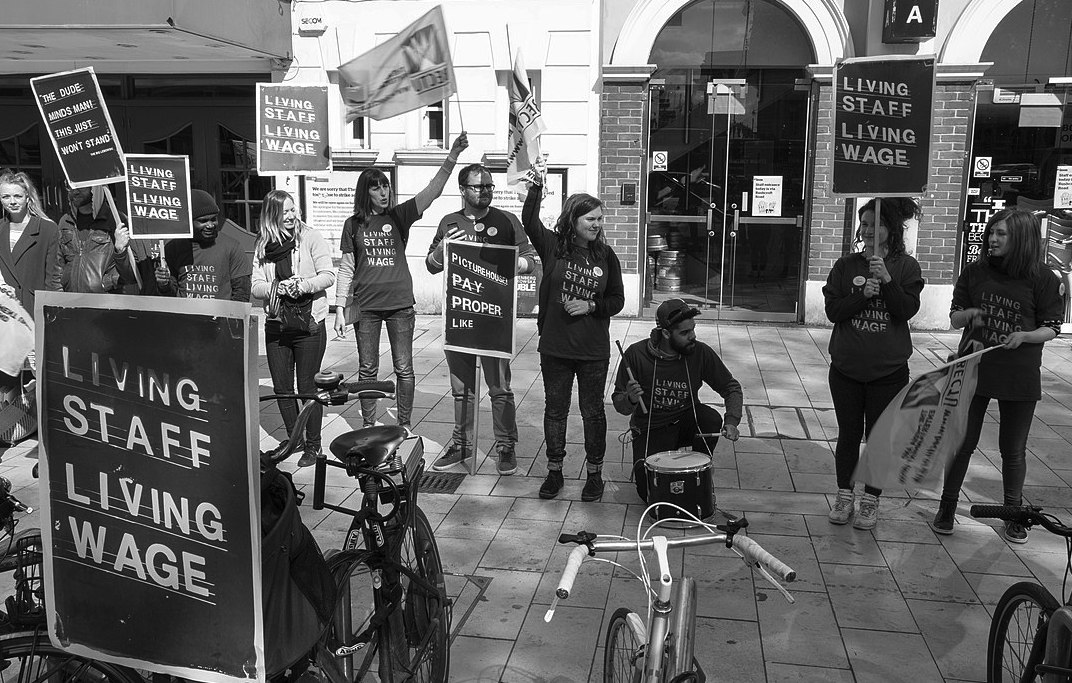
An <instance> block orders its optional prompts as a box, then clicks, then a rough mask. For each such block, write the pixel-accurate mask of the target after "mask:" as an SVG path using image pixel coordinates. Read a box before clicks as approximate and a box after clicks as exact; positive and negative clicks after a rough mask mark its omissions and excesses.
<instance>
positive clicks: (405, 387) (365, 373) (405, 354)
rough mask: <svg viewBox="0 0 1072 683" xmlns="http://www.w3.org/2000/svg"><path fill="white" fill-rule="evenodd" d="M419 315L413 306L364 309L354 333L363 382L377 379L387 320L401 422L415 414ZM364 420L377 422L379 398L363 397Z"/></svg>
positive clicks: (407, 420)
mask: <svg viewBox="0 0 1072 683" xmlns="http://www.w3.org/2000/svg"><path fill="white" fill-rule="evenodd" d="M415 321H416V315H415V314H414V312H413V307H412V306H410V307H409V308H400V309H398V310H395V311H364V310H363V311H361V313H360V314H358V318H357V322H356V323H355V324H354V332H355V334H356V336H357V357H358V372H357V378H358V379H359V380H362V381H368V380H375V379H376V378H377V376H378V375H379V372H380V329H381V327H382V325H383V323H387V339H388V340H389V341H390V342H391V360H392V362H393V363H394V366H395V381H396V384H397V385H396V387H395V405H396V406H397V407H398V424H399V425H401V426H403V427H409V426H410V419H411V416H412V415H413V392H414V386H415V384H416V381H415V380H414V375H413V327H414V323H415ZM361 419H362V420H363V421H364V422H365V424H371V423H373V422H375V421H376V399H374V398H373V399H361Z"/></svg>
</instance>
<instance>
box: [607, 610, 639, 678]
mask: <svg viewBox="0 0 1072 683" xmlns="http://www.w3.org/2000/svg"><path fill="white" fill-rule="evenodd" d="M631 614H634V612H633V611H632V610H631V609H629V608H627V607H619V608H618V609H616V610H615V611H614V614H613V615H612V616H611V618H610V623H609V624H608V625H607V640H606V646H605V648H604V650H603V683H636V682H637V681H639V680H640V676H641V674H642V672H641V671H640V669H639V668H638V667H637V660H638V657H639V651H640V649H641V648H642V647H643V646H644V644H645V642H644V641H645V636H644V634H642V633H637V631H636V629H635V627H634V625H633V624H632V623H630V619H629V615H631Z"/></svg>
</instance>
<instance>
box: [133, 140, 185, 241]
mask: <svg viewBox="0 0 1072 683" xmlns="http://www.w3.org/2000/svg"><path fill="white" fill-rule="evenodd" d="M126 160H127V206H129V207H130V219H129V220H130V238H131V239H154V240H160V239H176V238H179V239H181V238H183V237H193V235H194V224H193V218H192V216H191V215H190V211H191V209H190V159H189V157H185V156H171V155H168V154H128V155H127V156H126Z"/></svg>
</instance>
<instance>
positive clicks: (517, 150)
mask: <svg viewBox="0 0 1072 683" xmlns="http://www.w3.org/2000/svg"><path fill="white" fill-rule="evenodd" d="M508 88H509V90H510V135H509V147H510V155H509V156H508V157H507V158H506V162H507V166H506V184H507V185H509V186H510V187H515V186H518V185H522V187H521V188H520V189H522V190H524V189H525V187H524V185H525V184H526V183H528V182H531V181H534V180H536V179H537V178H538V177H539V175H540V166H539V165H538V162H541V160H540V133H542V132H544V131H545V130H546V129H547V128H546V126H544V124H543V117H542V116H541V115H540V108H539V107H537V106H536V98H535V97H533V94H532V91H531V90H530V89H529V77H528V74H527V73H526V72H525V66H524V64H523V62H522V60H521V49H520V48H518V50H517V52H516V53H515V54H514V71H513V73H512V74H510V82H509V85H508Z"/></svg>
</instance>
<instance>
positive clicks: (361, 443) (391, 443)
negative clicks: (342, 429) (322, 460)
mask: <svg viewBox="0 0 1072 683" xmlns="http://www.w3.org/2000/svg"><path fill="white" fill-rule="evenodd" d="M406 434H407V432H406V430H405V428H403V427H399V426H397V425H379V426H376V427H365V428H364V429H355V430H354V431H352V432H346V433H345V434H342V435H341V436H337V437H335V438H334V439H332V441H331V446H330V447H329V448H330V450H331V454H332V455H334V456H335V457H336V458H338V459H339V460H340V461H341V462H343V463H348V462H349V464H352V465H356V466H357V467H379V466H380V465H382V464H383V463H384V461H386V460H387V458H389V457H390V456H391V455H392V454H393V453H394V452H395V451H396V450H398V446H399V445H400V444H401V443H402V442H403V441H405V440H406ZM354 458H356V459H357V462H352V459H354Z"/></svg>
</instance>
